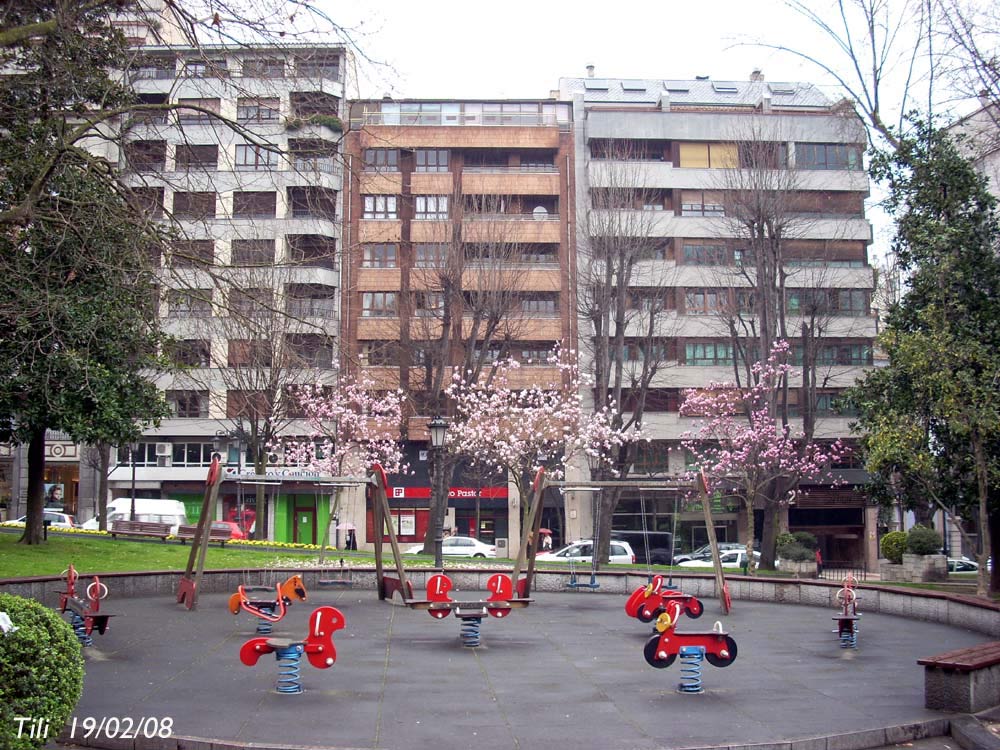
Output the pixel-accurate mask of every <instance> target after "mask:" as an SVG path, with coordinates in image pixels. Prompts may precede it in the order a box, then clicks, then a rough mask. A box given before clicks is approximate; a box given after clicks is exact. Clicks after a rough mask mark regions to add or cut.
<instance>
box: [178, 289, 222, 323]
mask: <svg viewBox="0 0 1000 750" xmlns="http://www.w3.org/2000/svg"><path fill="white" fill-rule="evenodd" d="M167 305H168V308H167V309H168V312H169V314H170V315H172V316H173V317H176V318H210V317H212V290H211V289H192V290H190V291H188V290H183V289H171V290H170V291H169V292H168V293H167Z"/></svg>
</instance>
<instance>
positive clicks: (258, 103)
mask: <svg viewBox="0 0 1000 750" xmlns="http://www.w3.org/2000/svg"><path fill="white" fill-rule="evenodd" d="M280 117H281V100H280V99H278V98H277V97H274V98H267V99H258V98H254V97H240V98H239V99H237V100H236V120H237V121H238V122H276V121H277V120H278V119H279V118H280Z"/></svg>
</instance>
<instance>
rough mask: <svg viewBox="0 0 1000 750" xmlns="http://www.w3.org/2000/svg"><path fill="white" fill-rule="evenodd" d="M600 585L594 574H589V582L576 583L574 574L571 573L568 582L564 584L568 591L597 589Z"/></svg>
mask: <svg viewBox="0 0 1000 750" xmlns="http://www.w3.org/2000/svg"><path fill="white" fill-rule="evenodd" d="M600 587H601V584H599V583H598V582H597V575H596V574H594V573H591V574H590V581H589V582H585V581H578V580H576V574H575V573H571V574H570V577H569V582H568V583H567V584H566V588H568V589H599V588H600Z"/></svg>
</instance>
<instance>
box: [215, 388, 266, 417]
mask: <svg viewBox="0 0 1000 750" xmlns="http://www.w3.org/2000/svg"><path fill="white" fill-rule="evenodd" d="M271 403H272V400H271V398H270V397H268V395H267V393H265V392H264V391H226V417H227V418H228V419H236V418H238V417H243V418H245V419H251V420H260V419H271V418H273V417H274V411H273V409H272V408H271Z"/></svg>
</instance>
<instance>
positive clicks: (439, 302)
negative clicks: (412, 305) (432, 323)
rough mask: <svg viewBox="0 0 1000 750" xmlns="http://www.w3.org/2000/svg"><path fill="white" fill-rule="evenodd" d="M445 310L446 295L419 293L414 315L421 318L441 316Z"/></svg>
mask: <svg viewBox="0 0 1000 750" xmlns="http://www.w3.org/2000/svg"><path fill="white" fill-rule="evenodd" d="M443 310H444V295H443V294H442V293H441V292H417V304H416V309H415V310H414V313H415V314H416V315H419V316H421V317H432V316H434V315H440V314H441V312H442V311H443Z"/></svg>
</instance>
